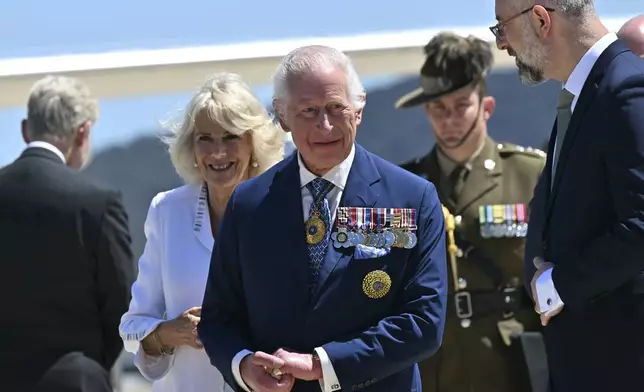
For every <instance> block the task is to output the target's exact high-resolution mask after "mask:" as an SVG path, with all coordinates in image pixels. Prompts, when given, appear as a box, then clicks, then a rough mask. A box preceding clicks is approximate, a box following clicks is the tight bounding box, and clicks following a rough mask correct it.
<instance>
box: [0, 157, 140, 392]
mask: <svg viewBox="0 0 644 392" xmlns="http://www.w3.org/2000/svg"><path fill="white" fill-rule="evenodd" d="M0 238H1V239H2V249H1V250H0V276H2V277H3V283H2V284H0V298H2V300H3V303H4V304H5V306H4V310H3V311H2V312H1V313H0V325H2V333H1V334H0V347H1V351H2V355H0V384H1V385H2V386H3V388H2V389H3V391H4V390H5V389H4V387H5V386H6V385H15V387H16V390H21V391H22V390H27V386H28V385H31V383H35V382H37V381H38V379H39V378H40V377H41V376H42V374H43V373H44V372H45V371H46V370H47V369H49V368H50V367H51V366H52V365H53V364H54V362H56V361H57V360H58V359H59V358H60V357H62V356H63V355H65V354H67V353H69V352H72V351H79V352H82V353H84V354H85V355H86V356H87V357H88V358H90V359H93V360H94V361H96V362H98V363H99V364H101V365H102V366H103V367H104V368H105V369H106V370H109V369H110V368H111V367H112V365H113V364H114V361H115V360H116V358H117V357H118V355H119V354H120V352H121V349H122V347H123V342H122V340H121V338H120V336H119V333H118V325H119V321H120V318H121V316H122V315H123V313H124V312H125V311H126V310H127V308H128V303H129V298H130V294H129V290H130V284H131V281H132V278H133V266H134V264H133V260H132V253H131V250H130V236H129V231H128V221H127V216H126V213H125V211H124V209H123V206H122V205H121V201H120V197H119V196H118V194H117V193H116V192H113V191H109V190H104V189H102V188H100V187H98V186H96V185H94V184H92V183H91V182H90V181H88V180H87V179H85V178H84V176H83V174H82V173H78V172H76V171H74V170H72V169H70V168H68V167H67V166H66V165H64V164H63V162H62V160H61V159H60V158H59V157H58V156H56V155H55V154H54V153H53V152H51V151H48V150H46V149H43V148H29V149H27V150H25V152H24V153H23V154H22V155H21V156H20V157H19V158H18V159H17V160H16V161H15V162H14V163H12V164H10V165H8V166H6V167H4V168H3V169H2V170H0ZM12 383H13V384H12ZM7 390H11V389H7Z"/></svg>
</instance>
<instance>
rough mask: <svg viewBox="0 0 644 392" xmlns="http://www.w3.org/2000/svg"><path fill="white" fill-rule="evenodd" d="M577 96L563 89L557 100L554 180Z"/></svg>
mask: <svg viewBox="0 0 644 392" xmlns="http://www.w3.org/2000/svg"><path fill="white" fill-rule="evenodd" d="M574 99H575V96H574V95H573V94H572V93H571V92H570V91H568V90H566V89H563V90H561V92H560V93H559V101H558V102H557V139H556V140H555V154H554V156H553V159H552V175H551V178H552V180H553V181H554V178H555V172H556V170H557V163H559V154H560V153H561V147H562V146H563V143H564V138H565V137H566V131H567V130H568V125H569V124H570V117H572V109H571V108H572V101H573V100H574Z"/></svg>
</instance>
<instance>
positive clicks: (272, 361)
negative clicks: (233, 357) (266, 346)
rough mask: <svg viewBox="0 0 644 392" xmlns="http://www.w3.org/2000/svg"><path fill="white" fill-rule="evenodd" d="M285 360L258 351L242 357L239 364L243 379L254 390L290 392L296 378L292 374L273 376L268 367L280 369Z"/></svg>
mask: <svg viewBox="0 0 644 392" xmlns="http://www.w3.org/2000/svg"><path fill="white" fill-rule="evenodd" d="M283 366H284V361H283V360H282V359H280V358H278V357H276V356H273V355H270V354H266V353H264V352H261V351H258V352H256V353H254V354H250V355H247V356H245V357H244V359H242V361H241V363H240V365H239V371H240V373H241V377H242V380H244V382H245V383H246V385H247V386H248V387H249V388H250V389H251V390H252V391H253V392H288V391H290V390H291V388H293V383H294V382H295V380H294V378H293V376H292V375H290V374H283V375H282V376H281V377H272V376H271V375H269V374H268V372H267V371H266V369H267V368H268V369H269V371H270V369H280V368H282V367H283Z"/></svg>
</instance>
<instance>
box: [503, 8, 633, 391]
mask: <svg viewBox="0 0 644 392" xmlns="http://www.w3.org/2000/svg"><path fill="white" fill-rule="evenodd" d="M496 13H497V20H498V24H497V25H496V26H494V27H492V31H493V32H494V33H495V34H496V37H497V44H498V45H499V47H500V48H501V49H505V50H507V51H508V52H509V54H510V55H513V56H516V63H517V65H518V68H519V74H520V76H521V79H522V80H523V81H524V82H526V83H530V84H535V83H539V82H541V81H544V80H546V79H555V80H558V81H561V82H562V83H563V86H562V90H561V92H560V94H559V103H558V105H557V106H558V107H557V117H556V122H555V124H554V127H553V132H552V136H551V137H550V143H549V149H548V160H547V161H546V166H545V168H544V170H543V173H542V175H541V178H540V180H539V182H538V184H537V186H536V188H535V191H534V198H533V200H532V204H531V212H530V227H529V230H528V236H527V244H526V257H525V262H526V272H527V274H528V276H526V278H527V279H526V281H530V280H531V287H530V291H531V292H532V294H533V297H534V301H535V309H536V311H537V312H538V313H540V314H541V319H542V324H543V325H544V326H545V328H544V330H543V335H544V341H545V343H546V351H547V354H548V365H549V370H550V384H551V389H552V391H553V392H568V391H570V392H577V391H585V392H594V391H627V390H628V391H632V390H639V389H641V388H642V383H643V382H644V61H643V60H642V59H640V58H638V57H637V56H636V55H635V54H633V53H632V52H631V51H630V50H629V49H628V48H627V46H626V45H625V44H624V42H622V41H621V40H620V39H618V37H617V36H616V34H615V33H611V32H609V31H608V29H607V28H606V27H605V26H604V25H603V24H602V22H601V21H600V19H599V18H598V16H597V13H596V11H595V9H594V6H593V1H592V0H558V1H552V0H549V1H544V0H541V1H536V2H535V1H534V0H496Z"/></svg>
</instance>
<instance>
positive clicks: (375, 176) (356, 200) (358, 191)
mask: <svg viewBox="0 0 644 392" xmlns="http://www.w3.org/2000/svg"><path fill="white" fill-rule="evenodd" d="M379 180H380V174H379V173H378V170H377V168H376V166H375V164H374V162H373V160H372V159H371V157H370V156H369V154H368V153H367V152H366V150H365V149H364V148H362V147H361V146H360V145H358V144H356V155H355V158H354V160H353V164H352V165H351V170H350V171H349V177H348V179H347V184H346V186H345V188H344V191H343V192H342V198H341V199H340V204H339V206H340V207H373V206H375V205H376V203H377V201H378V193H377V191H376V190H375V189H374V185H375V184H376V183H378V181H379ZM302 230H304V227H303V226H302ZM352 255H353V248H341V249H336V248H335V247H334V246H333V243H332V242H329V248H328V250H327V254H326V256H325V260H324V263H323V264H322V266H321V268H320V273H319V276H318V284H317V292H316V298H319V295H320V293H322V292H324V290H323V289H324V285H325V284H326V283H327V281H328V279H329V277H330V276H331V274H332V273H333V272H334V271H335V270H336V269H338V268H337V267H338V266H340V267H341V268H339V269H338V270H339V271H342V270H343V269H344V266H346V264H347V263H348V262H349V260H350V259H351V256H352Z"/></svg>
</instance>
